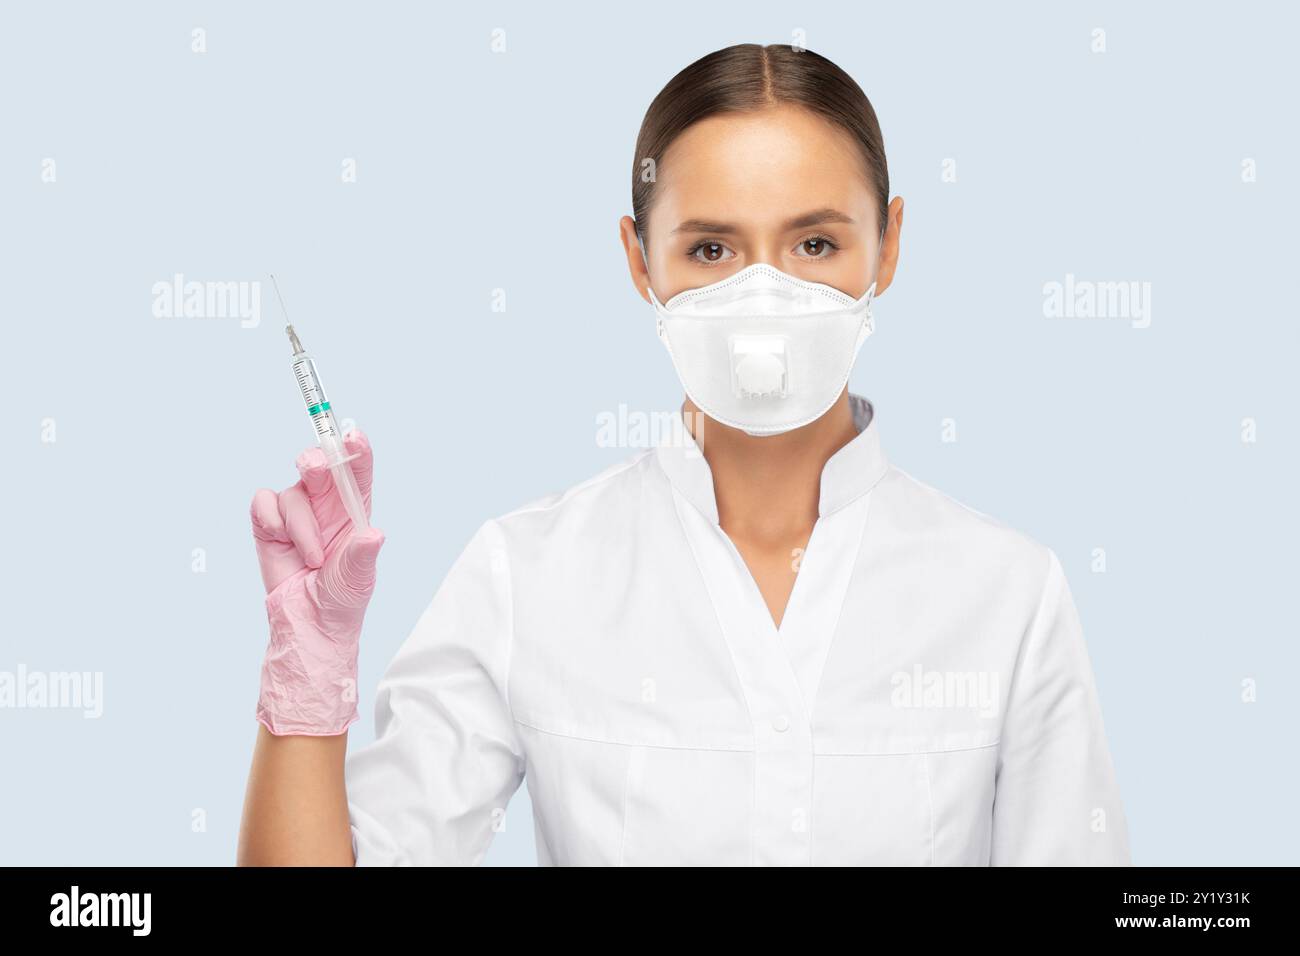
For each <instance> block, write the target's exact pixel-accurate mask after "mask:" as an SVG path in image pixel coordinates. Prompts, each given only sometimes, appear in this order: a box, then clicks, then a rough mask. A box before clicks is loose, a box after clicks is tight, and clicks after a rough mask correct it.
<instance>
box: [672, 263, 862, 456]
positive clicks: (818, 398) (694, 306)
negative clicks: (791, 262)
mask: <svg viewBox="0 0 1300 956" xmlns="http://www.w3.org/2000/svg"><path fill="white" fill-rule="evenodd" d="M875 292H876V283H875V282H874V281H873V282H872V283H871V286H870V287H869V288H868V289H867V291H866V292H864V293H863V294H862V296H861V298H858V299H854V298H853V297H852V296H850V295H847V294H846V293H843V292H841V291H839V290H838V289H835V288H833V287H831V286H828V285H823V284H821V283H819V282H806V281H804V280H803V279H797V278H795V277H794V276H792V275H787V274H786V273H784V272H782V271H781V270H780V269H777V268H776V267H774V266H770V265H767V264H766V263H761V262H760V263H755V264H754V265H752V266H748V267H746V268H744V269H742V270H740V271H739V272H737V273H735V274H734V275H729V276H727V277H726V278H725V279H722V280H720V281H718V282H714V283H712V284H711V285H706V286H702V287H701V288H698V289H688V290H686V291H685V292H681V293H678V294H677V295H675V296H673V297H672V298H671V299H669V300H668V301H667V302H664V303H661V302H660V301H659V298H658V296H656V295H655V294H654V290H653V289H651V290H650V301H651V304H652V305H653V306H654V309H655V312H656V313H657V315H658V331H659V338H660V339H661V340H662V341H663V343H664V345H665V346H666V347H667V348H668V354H669V355H671V356H672V360H673V365H674V367H675V368H676V369H677V377H678V378H680V379H681V381H682V387H683V388H685V389H686V394H687V395H688V396H690V399H691V401H692V402H694V403H695V404H696V405H697V406H699V408H700V410H701V411H703V412H704V413H705V414H706V415H708V416H709V417H710V418H712V419H714V420H715V421H718V422H721V423H722V424H724V425H730V426H731V427H732V428H739V429H741V430H743V431H745V432H747V433H748V434H750V435H777V434H780V433H781V432H786V431H790V430H791V429H793V428H799V427H801V426H803V425H807V424H808V423H809V422H813V421H816V420H817V419H818V418H820V417H821V416H822V415H824V414H826V412H827V410H828V409H829V408H830V407H831V406H832V405H834V404H835V400H836V399H837V398H839V396H840V393H841V392H843V391H844V386H845V385H847V384H848V381H849V373H850V372H851V371H852V370H853V363H854V360H855V359H856V358H857V355H858V350H859V349H860V348H861V347H862V343H863V342H865V341H866V340H867V336H869V335H871V333H872V331H873V330H874V325H873V324H872V318H871V299H872V297H873V296H874V295H875Z"/></svg>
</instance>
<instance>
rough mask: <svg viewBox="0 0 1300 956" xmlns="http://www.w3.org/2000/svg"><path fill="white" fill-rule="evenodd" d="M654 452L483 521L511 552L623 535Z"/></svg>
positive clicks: (634, 515)
mask: <svg viewBox="0 0 1300 956" xmlns="http://www.w3.org/2000/svg"><path fill="white" fill-rule="evenodd" d="M653 467H654V450H653V449H649V450H645V451H641V452H638V453H637V454H635V455H633V456H631V457H629V458H627V459H625V460H623V461H621V462H619V463H617V464H615V465H611V466H610V467H608V468H605V469H603V470H601V471H600V472H598V473H596V474H595V475H592V476H591V477H589V478H587V479H585V480H583V481H579V482H577V483H576V484H574V485H571V486H570V487H568V488H566V489H564V490H562V491H558V492H554V493H552V494H548V495H544V496H542V497H540V498H536V499H534V500H532V501H529V502H527V503H525V504H523V505H520V506H519V507H518V508H515V509H514V510H512V511H508V512H506V513H505V514H502V515H498V516H497V517H495V518H493V519H491V520H490V521H488V522H487V526H488V527H489V529H490V530H489V533H490V534H492V535H493V536H494V537H496V538H497V540H499V541H501V542H502V543H503V544H504V545H507V546H508V547H510V549H511V550H523V551H527V550H534V551H536V550H538V549H543V550H546V551H553V549H554V548H572V547H581V546H583V545H587V546H589V547H590V546H599V545H600V544H601V543H602V541H604V540H607V539H608V540H617V539H619V538H620V537H623V538H624V540H626V537H625V536H624V532H625V531H626V530H627V526H628V525H629V523H631V522H635V520H636V518H637V515H638V514H640V513H641V512H642V507H641V505H642V503H643V499H644V497H645V494H646V485H647V480H648V477H649V473H650V472H651V470H652V469H653Z"/></svg>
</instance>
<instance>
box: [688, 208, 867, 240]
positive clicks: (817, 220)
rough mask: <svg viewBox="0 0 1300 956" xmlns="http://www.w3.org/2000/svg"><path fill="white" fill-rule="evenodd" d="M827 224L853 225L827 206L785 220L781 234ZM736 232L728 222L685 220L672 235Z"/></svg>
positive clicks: (849, 219) (851, 220)
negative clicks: (680, 233) (681, 233)
mask: <svg viewBox="0 0 1300 956" xmlns="http://www.w3.org/2000/svg"><path fill="white" fill-rule="evenodd" d="M828 222H842V223H846V224H847V225H853V222H854V220H853V217H852V216H846V215H845V214H844V213H842V212H840V211H839V210H838V209H832V208H830V207H829V206H827V207H825V208H823V209H814V210H813V211H812V212H806V213H803V214H802V215H800V216H795V217H794V218H793V219H788V220H786V222H785V224H784V225H783V226H782V227H781V231H782V232H787V231H789V230H791V229H807V228H808V227H809V226H820V225H822V224H823V223H828ZM737 231H738V227H737V226H736V225H735V224H734V223H730V222H716V221H714V220H712V219H685V220H683V221H682V222H680V223H678V224H677V227H676V228H675V229H673V235H676V234H677V233H679V232H712V233H717V234H719V235H730V234H732V233H735V232H737Z"/></svg>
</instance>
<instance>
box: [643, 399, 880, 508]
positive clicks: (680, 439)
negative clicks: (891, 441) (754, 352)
mask: <svg viewBox="0 0 1300 956" xmlns="http://www.w3.org/2000/svg"><path fill="white" fill-rule="evenodd" d="M849 408H850V409H851V411H852V412H853V424H854V425H855V426H856V427H857V429H858V434H857V437H856V438H854V439H852V440H851V441H850V442H849V443H848V444H847V445H845V446H844V447H843V448H841V449H840V450H839V451H837V452H836V453H835V454H833V455H832V456H831V457H830V459H829V460H828V461H827V462H826V465H825V467H824V468H823V469H822V486H821V497H820V500H819V502H818V515H819V516H820V517H825V516H826V515H829V514H833V513H834V512H836V511H838V510H840V509H841V508H843V507H844V506H845V505H847V504H849V503H850V502H853V501H855V500H857V499H858V498H860V497H862V496H863V495H865V494H866V493H867V492H868V491H870V490H871V489H872V488H874V487H875V486H876V483H877V482H879V481H880V479H881V478H883V477H884V475H885V471H886V468H887V467H888V465H887V462H886V460H885V454H884V451H883V450H882V449H881V447H880V430H879V428H878V427H877V425H876V414H875V408H874V406H872V404H871V402H869V401H868V400H867V399H865V398H863V397H862V396H861V395H854V394H852V393H849ZM677 421H678V422H679V423H680V421H681V419H680V418H678V419H677ZM655 452H656V454H657V455H658V458H659V465H660V467H662V468H663V470H664V473H665V474H666V475H667V476H668V480H669V481H670V482H671V483H672V485H673V487H674V488H676V489H677V491H678V492H679V493H680V494H681V495H682V496H683V497H685V498H686V500H687V501H689V502H690V503H691V504H692V505H694V506H695V507H696V508H697V509H698V510H699V511H700V513H701V514H703V515H704V516H705V517H706V518H708V519H709V521H711V522H713V523H714V524H717V523H718V503H717V499H716V497H715V496H714V493H713V472H712V470H711V469H710V468H709V463H708V461H706V460H705V458H704V453H703V452H702V451H701V450H700V447H699V445H697V444H696V443H695V440H694V439H693V438H692V437H691V435H690V432H688V431H687V430H686V428H685V426H684V425H682V426H681V427H680V428H673V429H670V430H669V434H668V435H665V436H664V438H663V440H661V441H660V443H659V444H658V446H657V447H656V449H655Z"/></svg>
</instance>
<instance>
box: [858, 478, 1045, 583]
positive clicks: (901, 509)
mask: <svg viewBox="0 0 1300 956" xmlns="http://www.w3.org/2000/svg"><path fill="white" fill-rule="evenodd" d="M873 499H874V500H873V501H872V504H871V519H870V520H871V525H872V527H873V528H874V529H877V530H878V531H880V532H882V536H883V537H885V538H887V539H888V540H889V541H890V542H891V546H892V547H893V548H896V549H897V550H898V552H899V558H900V560H905V559H906V558H911V559H914V560H916V561H921V562H924V563H928V564H930V565H932V566H933V567H934V569H935V571H936V572H937V573H938V574H937V576H939V577H948V576H949V575H952V574H957V575H958V576H965V577H968V578H969V579H970V580H978V581H982V582H986V583H989V584H992V583H994V582H997V583H999V584H1001V585H1003V586H1010V587H1012V588H1014V589H1015V590H1016V591H1020V592H1022V593H1026V594H1038V593H1041V592H1042V590H1043V588H1044V587H1045V585H1046V584H1047V582H1048V578H1049V576H1050V575H1053V574H1055V573H1058V572H1059V569H1060V566H1059V561H1058V560H1057V557H1056V555H1055V553H1054V552H1053V551H1052V550H1051V548H1049V547H1047V546H1046V545H1045V544H1043V543H1042V542H1040V541H1038V540H1036V539H1035V538H1033V537H1031V536H1030V535H1028V534H1026V533H1024V532H1023V531H1019V530H1017V529H1016V528H1013V527H1011V526H1010V525H1008V524H1006V523H1005V522H1003V521H1001V520H999V519H998V518H996V517H993V516H991V515H988V514H985V513H984V512H982V511H977V510H976V509H975V508H972V507H971V506H969V505H967V504H965V503H963V502H961V501H958V500H957V499H956V498H953V497H952V496H951V495H947V494H945V493H944V492H942V491H939V490H938V489H937V488H935V487H933V486H932V485H929V484H926V483H925V482H923V481H920V480H918V479H917V478H914V477H913V476H912V475H910V474H908V473H907V472H905V471H903V470H902V469H901V468H898V467H897V466H896V465H891V466H890V468H889V471H888V472H887V473H886V475H885V477H884V478H883V479H882V480H881V483H880V484H879V485H878V486H877V490H876V492H875V493H874V494H873Z"/></svg>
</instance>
